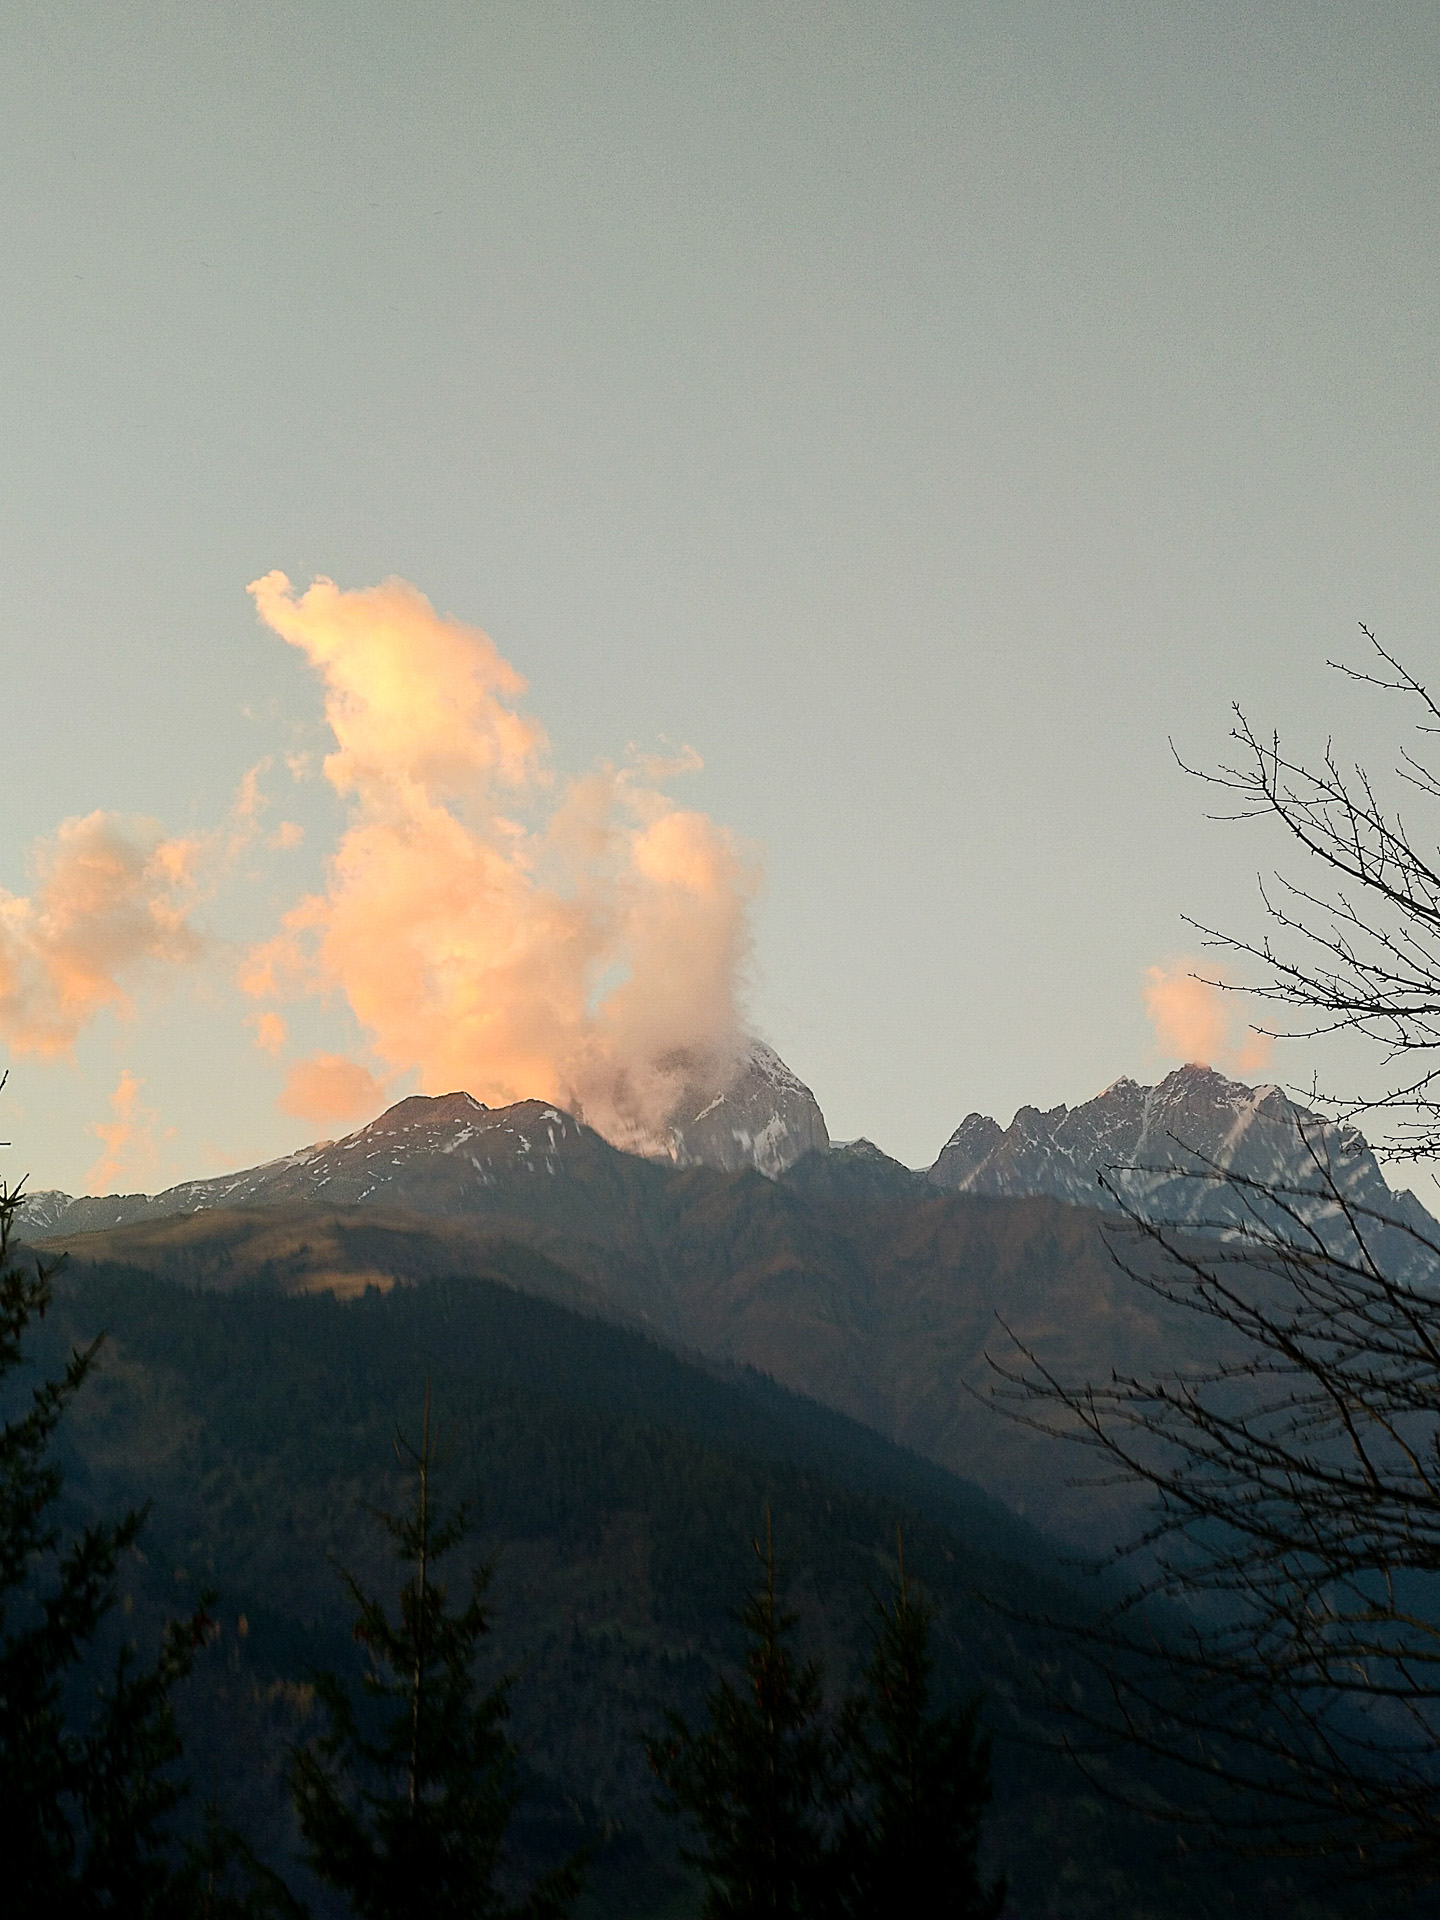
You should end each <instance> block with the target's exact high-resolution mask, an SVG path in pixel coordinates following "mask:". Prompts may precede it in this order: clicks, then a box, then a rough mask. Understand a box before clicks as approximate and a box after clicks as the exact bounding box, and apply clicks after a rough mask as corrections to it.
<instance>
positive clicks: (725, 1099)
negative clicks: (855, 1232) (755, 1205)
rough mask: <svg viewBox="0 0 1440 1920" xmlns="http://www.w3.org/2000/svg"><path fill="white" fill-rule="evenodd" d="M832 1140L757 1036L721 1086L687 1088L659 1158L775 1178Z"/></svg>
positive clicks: (802, 1089)
mask: <svg viewBox="0 0 1440 1920" xmlns="http://www.w3.org/2000/svg"><path fill="white" fill-rule="evenodd" d="M829 1145H830V1135H829V1132H828V1131H827V1129H826V1126H825V1116H824V1114H823V1113H821V1111H820V1107H819V1104H818V1102H817V1101H816V1099H815V1096H814V1094H813V1093H811V1091H810V1089H809V1088H808V1087H807V1086H806V1085H805V1083H804V1081H803V1080H800V1079H797V1077H796V1076H795V1075H794V1074H793V1073H792V1072H791V1071H790V1069H789V1067H787V1066H786V1064H785V1062H784V1061H783V1060H782V1059H781V1058H780V1056H779V1054H778V1053H776V1052H775V1051H774V1050H773V1049H772V1048H770V1047H767V1046H766V1045H765V1043H764V1041H763V1040H755V1041H752V1042H751V1045H750V1050H749V1052H748V1054H747V1055H746V1056H745V1058H744V1059H743V1060H742V1061H741V1062H740V1066H739V1068H738V1070H737V1071H736V1073H735V1074H734V1076H733V1078H732V1079H731V1080H730V1081H729V1082H728V1084H727V1085H725V1086H724V1087H722V1088H719V1089H715V1088H705V1087H692V1088H689V1089H687V1091H686V1094H685V1097H684V1099H683V1100H682V1102H681V1104H680V1107H679V1109H678V1111H677V1113H676V1115H675V1118H674V1119H673V1120H672V1121H671V1123H670V1128H669V1137H668V1140H667V1141H664V1142H661V1143H658V1145H657V1157H659V1156H660V1155H668V1157H669V1158H670V1159H671V1160H673V1161H674V1162H675V1164H676V1165H677V1166H681V1167H693V1166H703V1167H719V1168H721V1169H722V1170H724V1171H725V1172H733V1171H735V1170H736V1169H738V1168H740V1167H754V1168H756V1169H757V1171H758V1172H760V1173H763V1174H765V1175H767V1176H768V1177H769V1178H770V1179H772V1180H774V1179H777V1178H778V1177H779V1175H780V1174H782V1173H783V1172H784V1171H785V1169H786V1168H787V1167H791V1166H793V1165H794V1164H795V1162H796V1161H797V1160H798V1159H799V1158H800V1157H801V1155H802V1154H806V1153H811V1152H816V1151H818V1152H820V1153H824V1152H825V1151H826V1150H827V1149H828V1148H829Z"/></svg>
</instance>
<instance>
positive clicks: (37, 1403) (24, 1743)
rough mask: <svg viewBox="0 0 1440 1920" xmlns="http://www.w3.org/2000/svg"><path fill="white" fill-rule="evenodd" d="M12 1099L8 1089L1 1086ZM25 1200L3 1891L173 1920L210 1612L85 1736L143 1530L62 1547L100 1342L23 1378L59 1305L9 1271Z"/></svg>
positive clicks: (3, 1281) (3, 1646)
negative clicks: (179, 1686)
mask: <svg viewBox="0 0 1440 1920" xmlns="http://www.w3.org/2000/svg"><path fill="white" fill-rule="evenodd" d="M0 1084H3V1082H0ZM21 1199H22V1194H21V1189H20V1188H19V1187H18V1186H17V1187H15V1188H10V1187H6V1186H5V1185H3V1184H0V1412H3V1415H4V1418H3V1421H0V1875H3V1887H4V1893H5V1897H6V1901H7V1903H8V1906H9V1910H11V1911H14V1912H17V1913H30V1912H33V1913H44V1914H46V1915H55V1916H65V1915H69V1914H77V1915H79V1914H88V1913H95V1912H124V1913H126V1914H133V1915H137V1916H149V1915H155V1916H160V1915H169V1914H172V1913H180V1912H183V1911H184V1910H185V1907H186V1886H187V1883H186V1881H185V1878H184V1876H183V1872H177V1871H176V1870H175V1869H174V1868H173V1867H172V1865H171V1848H170V1841H169V1836H168V1834H167V1831H166V1817H167V1815H169V1814H170V1813H171V1812H172V1811H173V1810H174V1809H175V1808H176V1807H177V1806H178V1804H179V1803H180V1801H181V1800H182V1798H183V1797H184V1793H185V1787H184V1784H183V1782H181V1781H180V1780H179V1779H177V1778H176V1776H175V1773H174V1770H173V1768H174V1763H175V1762H176V1761H177V1760H178V1759H179V1757H180V1751H181V1749H180V1740H179V1735H178V1733H177V1731H176V1726H175V1719H174V1714H173V1711H172V1707H171V1692H172V1689H173V1688H174V1686H175V1685H176V1683H177V1682H178V1681H179V1680H180V1679H182V1678H183V1677H184V1675H185V1674H186V1673H188V1671H189V1670H190V1666H191V1664H192V1662H193V1660H194V1657H195V1653H196V1651H197V1649H198V1648H199V1647H200V1646H201V1645H202V1644H203V1642H204V1640H205V1638H206V1635H207V1632H208V1627H209V1622H208V1619H207V1617H206V1615H205V1612H204V1610H203V1608H202V1609H201V1610H199V1611H198V1612H197V1613H195V1614H194V1615H193V1616H192V1617H191V1618H190V1619H188V1620H185V1621H176V1622H172V1623H171V1625H170V1626H169V1628H168V1629H167V1631H166V1634H165V1639H164V1644H163V1646H162V1648H161V1651H160V1654H159V1657H158V1659H157V1660H156V1662H155V1664H154V1665H153V1666H150V1667H145V1666H141V1665H138V1664H137V1662H136V1659H135V1654H134V1650H133V1648H132V1647H130V1646H124V1647H122V1649H121V1651H120V1653H119V1656H118V1659H117V1663H116V1667H115V1671H114V1676H113V1679H112V1681H111V1683H110V1684H109V1685H108V1686H107V1687H105V1688H103V1689H102V1690H101V1692H100V1695H99V1701H98V1705H97V1706H96V1708H95V1710H94V1711H93V1712H92V1714H91V1715H90V1718H89V1721H88V1723H86V1724H82V1725H79V1726H77V1725H76V1724H75V1723H74V1718H73V1716H72V1715H71V1714H70V1713H69V1712H68V1711H67V1704H68V1703H67V1699H66V1693H67V1688H68V1686H69V1684H70V1683H71V1682H72V1681H73V1679H74V1678H75V1675H76V1673H77V1670H78V1669H79V1668H80V1667H81V1665H82V1663H83V1662H84V1661H85V1660H86V1658H87V1656H88V1655H89V1653H90V1651H91V1648H92V1643H93V1642H94V1639H95V1636H96V1634H97V1632H98V1631H99V1629H100V1627H101V1625H102V1623H103V1621H104V1620H105V1617H106V1615H107V1614H108V1613H109V1612H110V1611H111V1609H112V1607H113V1606H114V1603H115V1597H116V1584H117V1580H118V1575H119V1568H120V1564H121V1561H122V1559H123V1557H124V1555H125V1554H126V1553H127V1552H128V1551H129V1549H130V1548H131V1547H133V1545H134V1544H135V1541H136V1539H137V1537H138V1536H139V1533H140V1531H141V1528H142V1527H143V1525H144V1522H145V1515H144V1513H143V1511H141V1512H136V1511H133V1510H132V1511H130V1512H127V1513H125V1514H124V1515H122V1516H121V1518H120V1519H119V1520H118V1521H117V1522H115V1523H114V1524H108V1523H105V1522H96V1523H94V1524H92V1525H90V1526H88V1527H86V1528H84V1529H83V1530H82V1531H81V1533H80V1534H79V1535H78V1537H76V1538H75V1539H73V1540H69V1541H67V1540H65V1538H64V1537H63V1533H62V1529H61V1527H60V1526H59V1524H58V1523H57V1521H56V1519H55V1517H54V1507H55V1504H56V1502H57V1500H58V1499H59V1496H60V1492H61V1486H62V1479H61V1473H60V1469H59V1467H58V1466H56V1465H55V1463H54V1461H53V1460H52V1459H50V1458H48V1455H49V1450H50V1445H51V1441H52V1440H53V1438H54V1435H55V1430H56V1428H57V1426H58V1425H59V1423H60V1420H61V1419H62V1417H63V1415H64V1413H65V1411H66V1408H67V1407H68V1406H69V1404H70V1401H71V1400H72V1399H73V1398H74V1396H75V1395H76V1394H77V1393H78V1392H79V1390H80V1388H81V1387H82V1386H83V1385H84V1383H85V1380H86V1379H87V1377H88V1376H89V1374H90V1372H91V1370H92V1368H93V1367H94V1365H95V1362H96V1357H97V1355H98V1353H99V1349H100V1345H101V1341H100V1340H99V1339H96V1340H94V1341H93V1342H92V1343H91V1344H90V1345H89V1346H88V1347H85V1348H83V1349H81V1350H78V1351H74V1352H72V1353H71V1355H70V1358H69V1361H68V1362H67V1364H66V1366H65V1369H64V1371H63V1372H62V1373H61V1374H60V1375H59V1376H58V1377H56V1378H53V1379H48V1380H42V1381H41V1382H40V1383H39V1384H38V1385H37V1386H35V1387H33V1388H32V1389H31V1390H30V1393H29V1395H28V1396H25V1395H23V1393H21V1392H19V1391H18V1390H17V1389H18V1382H17V1381H16V1379H15V1377H14V1376H15V1375H16V1374H17V1373H18V1372H19V1370H20V1369H21V1368H22V1366H23V1365H24V1364H25V1343H26V1339H27V1336H28V1335H29V1333H30V1332H31V1329H32V1325H33V1323H34V1322H35V1321H37V1320H40V1319H43V1317H44V1315H45V1314H46V1312H47V1311H48V1309H49V1307H50V1304H51V1299H52V1288H51V1281H52V1279H53V1275H54V1271H55V1269H54V1268H53V1267H50V1268H47V1267H45V1266H44V1265H43V1264H39V1263H36V1264H30V1263H29V1262H27V1263H25V1264H21V1263H19V1262H15V1261H12V1259H11V1257H10V1243H11V1239H12V1234H13V1229H14V1225H15V1218H16V1215H17V1213H18V1212H19V1209H20V1205H21Z"/></svg>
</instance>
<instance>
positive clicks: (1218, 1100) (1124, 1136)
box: [928, 1061, 1436, 1264]
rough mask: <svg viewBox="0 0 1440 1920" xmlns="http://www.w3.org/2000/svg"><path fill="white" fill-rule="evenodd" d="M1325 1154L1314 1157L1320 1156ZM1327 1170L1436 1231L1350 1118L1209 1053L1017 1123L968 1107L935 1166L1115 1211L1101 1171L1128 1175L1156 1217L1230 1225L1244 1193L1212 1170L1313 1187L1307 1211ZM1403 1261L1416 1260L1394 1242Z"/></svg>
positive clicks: (1323, 1206) (942, 1181) (1241, 1210)
mask: <svg viewBox="0 0 1440 1920" xmlns="http://www.w3.org/2000/svg"><path fill="white" fill-rule="evenodd" d="M1317 1156H1318V1164H1317ZM1322 1166H1323V1167H1324V1168H1325V1169H1326V1170H1327V1171H1328V1174H1329V1176H1330V1177H1331V1178H1333V1179H1334V1181H1335V1182H1336V1184H1337V1185H1338V1186H1339V1187H1340V1189H1341V1191H1342V1192H1343V1193H1345V1194H1346V1195H1347V1196H1348V1197H1349V1198H1351V1199H1353V1200H1355V1201H1356V1202H1358V1203H1359V1204H1360V1205H1362V1206H1365V1207H1368V1208H1371V1209H1372V1210H1373V1211H1374V1212H1376V1213H1378V1214H1380V1215H1381V1216H1383V1217H1388V1218H1390V1219H1393V1220H1395V1221H1397V1222H1399V1223H1401V1224H1402V1225H1406V1226H1409V1227H1412V1228H1414V1229H1416V1230H1417V1231H1419V1232H1421V1233H1424V1234H1428V1235H1430V1236H1434V1235H1435V1233H1436V1225H1435V1222H1434V1221H1433V1220H1432V1219H1431V1218H1430V1216H1429V1215H1428V1214H1427V1213H1426V1211H1425V1209H1424V1208H1423V1207H1422V1206H1421V1205H1420V1203H1419V1201H1418V1200H1416V1199H1415V1197H1414V1196H1413V1194H1410V1193H1404V1192H1402V1193H1392V1192H1391V1190H1390V1187H1389V1186H1388V1184H1387V1183H1386V1180H1385V1177H1384V1175H1383V1174H1382V1173H1381V1171H1380V1167H1379V1164H1378V1163H1377V1161H1376V1159H1375V1156H1374V1154H1373V1153H1372V1152H1371V1150H1370V1148H1369V1146H1368V1144H1367V1143H1366V1141H1365V1139H1364V1137H1363V1135H1361V1134H1360V1133H1359V1132H1358V1131H1357V1130H1356V1129H1355V1128H1354V1127H1349V1126H1339V1125H1336V1124H1335V1123H1334V1122H1331V1121H1327V1120H1325V1119H1324V1118H1322V1116H1320V1115H1318V1114H1315V1113H1311V1112H1310V1111H1309V1110H1308V1109H1306V1108H1304V1107H1300V1106H1297V1105H1296V1104H1295V1103H1294V1102H1293V1101H1292V1100H1291V1099H1290V1097H1289V1095H1288V1094H1286V1092H1285V1091H1284V1089H1283V1088H1281V1087H1278V1086H1275V1085H1273V1084H1269V1083H1262V1084H1260V1085H1257V1086H1250V1085H1248V1084H1247V1083H1246V1082H1245V1081H1243V1080H1231V1079H1229V1078H1227V1076H1226V1075H1225V1074H1223V1073H1217V1072H1216V1070H1215V1069H1214V1068H1213V1067H1210V1066H1206V1065H1205V1064H1204V1063H1203V1062H1200V1061H1192V1062H1190V1063H1188V1064H1187V1065H1185V1066H1181V1067H1176V1068H1175V1069H1174V1071H1173V1072H1171V1073H1168V1074H1166V1076H1165V1078H1164V1079H1163V1080H1161V1081H1160V1082H1159V1083H1158V1085H1156V1086H1153V1087H1145V1086H1141V1085H1140V1084H1139V1083H1138V1082H1136V1081H1134V1080H1132V1079H1130V1078H1128V1077H1122V1078H1121V1079H1119V1080H1116V1081H1113V1082H1112V1083H1111V1085H1110V1086H1108V1087H1107V1088H1106V1089H1105V1091H1104V1092H1103V1093H1101V1094H1099V1095H1097V1096H1096V1098H1095V1099H1093V1100H1090V1101H1087V1102H1086V1103H1085V1104H1084V1105H1083V1106H1079V1107H1063V1106H1062V1107H1055V1108H1052V1109H1051V1111H1050V1112H1048V1113H1042V1112H1040V1110H1039V1109H1038V1108H1036V1107H1021V1108H1020V1109H1019V1110H1018V1112H1017V1113H1016V1115H1015V1117H1014V1119H1013V1120H1012V1121H1011V1123H1010V1125H1009V1127H1007V1128H1001V1127H1000V1126H998V1125H997V1124H996V1122H995V1121H994V1120H991V1119H990V1118H988V1117H987V1116H986V1115H984V1114H977V1113H972V1114H970V1115H968V1116H967V1118H966V1119H965V1120H964V1121H963V1122H962V1123H961V1124H960V1126H958V1127H957V1128H956V1129H955V1132H954V1133H953V1134H952V1135H951V1136H950V1139H949V1140H948V1141H947V1142H946V1144H945V1146H944V1148H943V1149H942V1150H941V1153H940V1156H939V1158H938V1159H937V1160H936V1162H935V1164H934V1166H933V1167H931V1169H930V1172H929V1176H928V1178H929V1180H930V1183H931V1185H932V1186H936V1187H940V1188H942V1189H944V1190H947V1191H950V1192H960V1193H986V1194H1003V1195H1012V1196H1014V1195H1021V1194H1049V1195H1051V1196H1053V1197H1054V1198H1055V1199H1058V1200H1068V1201H1070V1202H1071V1203H1072V1204H1074V1205H1077V1206H1086V1207H1100V1208H1102V1209H1112V1210H1113V1209H1116V1208H1117V1207H1118V1205H1119V1202H1118V1201H1117V1200H1116V1198H1115V1197H1114V1195H1113V1194H1112V1193H1110V1192H1108V1191H1107V1190H1106V1188H1105V1187H1103V1186H1102V1185H1101V1176H1102V1175H1104V1176H1106V1177H1107V1178H1108V1179H1110V1180H1112V1181H1113V1180H1116V1179H1118V1180H1120V1181H1123V1183H1124V1191H1125V1194H1126V1198H1127V1201H1129V1202H1131V1203H1133V1204H1136V1205H1138V1206H1139V1207H1140V1208H1141V1210H1142V1211H1143V1212H1145V1213H1146V1214H1148V1215H1149V1216H1150V1217H1151V1218H1154V1219H1160V1220H1165V1221H1169V1222H1171V1223H1172V1224H1175V1225H1189V1226H1196V1227H1200V1226H1203V1227H1207V1228H1214V1229H1216V1230H1219V1231H1227V1230H1229V1229H1231V1228H1234V1227H1238V1226H1240V1225H1242V1224H1244V1220H1245V1218H1246V1217H1248V1215H1247V1210H1246V1206H1245V1202H1244V1201H1243V1199H1242V1198H1241V1196H1240V1195H1238V1194H1237V1193H1234V1192H1231V1191H1227V1190H1226V1189H1225V1188H1224V1187H1223V1186H1221V1185H1219V1184H1217V1183H1216V1182H1215V1181H1214V1180H1207V1179H1204V1178H1199V1179H1197V1178H1196V1177H1195V1174H1196V1173H1197V1172H1201V1171H1203V1170H1205V1169H1207V1168H1218V1169H1221V1170H1229V1171H1231V1172H1234V1173H1235V1174H1237V1175H1239V1176H1240V1177H1241V1178H1243V1179H1246V1180H1250V1181H1254V1182H1257V1183H1259V1184H1260V1185H1262V1186H1267V1185H1268V1186H1280V1187H1286V1188H1290V1189H1295V1190H1298V1191H1299V1192H1300V1193H1301V1194H1302V1195H1306V1194H1310V1193H1313V1194H1314V1196H1315V1199H1314V1203H1313V1205H1312V1204H1311V1202H1310V1201H1309V1200H1308V1199H1305V1200H1302V1206H1303V1207H1304V1208H1306V1209H1308V1212H1312V1213H1314V1214H1315V1216H1316V1218H1317V1219H1318V1218H1319V1216H1320V1214H1321V1213H1323V1212H1326V1211H1327V1210H1328V1211H1329V1212H1333V1205H1332V1203H1331V1202H1330V1199H1329V1196H1328V1194H1327V1193H1326V1189H1325V1177H1324V1175H1323V1174H1322V1172H1321V1167H1322ZM1396 1257H1397V1258H1399V1259H1401V1262H1402V1264H1404V1263H1405V1262H1406V1261H1408V1260H1409V1259H1410V1257H1411V1254H1410V1252H1409V1251H1408V1250H1407V1249H1400V1248H1397V1249H1396Z"/></svg>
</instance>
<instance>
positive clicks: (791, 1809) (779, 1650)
mask: <svg viewBox="0 0 1440 1920" xmlns="http://www.w3.org/2000/svg"><path fill="white" fill-rule="evenodd" d="M754 1545H755V1552H756V1555H757V1557H758V1558H759V1561H760V1567H761V1578H760V1583H759V1585H758V1587H757V1588H756V1590H755V1592H754V1593H753V1594H752V1595H751V1597H750V1600H749V1601H748V1603H747V1604H746V1607H745V1609H744V1612H743V1613H742V1614H741V1624H742V1625H743V1626H744V1628H745V1630H746V1632H747V1634H748V1636H749V1645H748V1646H747V1648H746V1653H745V1680H744V1684H743V1685H740V1686H737V1685H735V1684H734V1683H733V1682H732V1681H730V1680H728V1679H722V1680H720V1681H719V1683H718V1684H717V1685H716V1686H715V1688H714V1689H713V1690H712V1692H711V1694H710V1697H709V1700H708V1702H707V1706H708V1711H709V1725H708V1727H706V1728H704V1729H702V1730H700V1731H692V1730H691V1728H690V1727H689V1725H688V1724H687V1722H686V1721H685V1720H684V1718H683V1717H682V1716H681V1715H680V1714H678V1713H673V1712H672V1713H668V1714H667V1715H666V1731H665V1733H664V1734H663V1735H662V1736H660V1737H659V1738H653V1739H650V1740H647V1741H646V1747H647V1750H648V1752H649V1755H650V1764H651V1766H652V1767H653V1768H654V1769H655V1772H656V1774H657V1775H658V1776H659V1779H660V1782H661V1785H662V1789H663V1792H662V1796H661V1804H662V1806H664V1807H666V1808H667V1810H669V1811H670V1812H672V1813H674V1814H678V1815H681V1816H685V1817H688V1819H689V1821H690V1822H691V1824H692V1826H693V1827H694V1828H696V1829H698V1832H699V1836H700V1844H699V1845H698V1846H691V1847H687V1848H683V1849H682V1852H681V1857H682V1859H684V1860H685V1861H686V1862H687V1863H688V1864H689V1865H691V1866H695V1867H698V1868H699V1869H700V1871H701V1873H702V1875H703V1876H704V1879H705V1883H706V1898H705V1906H704V1913H705V1916H706V1920H762V1916H763V1917H764V1920H770V1917H771V1916H778V1915H794V1916H800V1915H806V1916H809V1915H819V1914H823V1913H826V1912H828V1911H829V1905H828V1899H829V1896H828V1884H829V1875H830V1868H831V1852H830V1846H829V1827H830V1813H831V1809H832V1806H833V1796H834V1789H835V1783H834V1779H833V1754H832V1747H831V1741H830V1737H829V1733H828V1730H827V1728H826V1725H825V1723H824V1720H823V1719H822V1701H821V1669H820V1666H819V1663H818V1662H816V1661H814V1660H801V1659H799V1658H797V1655H796V1653H795V1650H794V1648H793V1646H792V1644H791V1643H792V1638H793V1634H794V1629H795V1626H796V1622H797V1618H798V1616H797V1615H796V1614H794V1613H793V1612H791V1611H789V1610H788V1609H787V1608H786V1607H785V1606H784V1605H783V1604H782V1602H781V1599H780V1596H779V1593H778V1590H777V1576H776V1568H775V1549H774V1543H773V1540H772V1538H771V1532H770V1513H769V1510H768V1508H767V1510H766V1514H765V1544H764V1546H763V1547H762V1546H761V1545H760V1543H759V1542H758V1541H756V1542H755V1543H754Z"/></svg>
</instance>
